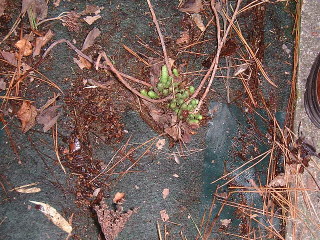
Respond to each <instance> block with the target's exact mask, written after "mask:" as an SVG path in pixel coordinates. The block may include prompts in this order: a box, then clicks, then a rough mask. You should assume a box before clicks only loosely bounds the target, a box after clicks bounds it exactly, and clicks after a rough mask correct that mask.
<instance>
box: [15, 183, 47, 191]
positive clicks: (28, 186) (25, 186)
mask: <svg viewBox="0 0 320 240" xmlns="http://www.w3.org/2000/svg"><path fill="white" fill-rule="evenodd" d="M38 184H39V183H38V182H35V183H30V184H26V185H23V186H20V187H15V188H13V189H11V190H10V192H11V191H16V192H19V193H37V192H40V191H41V188H38V187H32V186H35V185H38Z"/></svg>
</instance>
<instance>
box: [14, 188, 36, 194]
mask: <svg viewBox="0 0 320 240" xmlns="http://www.w3.org/2000/svg"><path fill="white" fill-rule="evenodd" d="M15 191H16V192H19V193H38V192H41V188H38V187H31V188H18V189H16V190H15Z"/></svg>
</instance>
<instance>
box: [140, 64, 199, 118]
mask: <svg viewBox="0 0 320 240" xmlns="http://www.w3.org/2000/svg"><path fill="white" fill-rule="evenodd" d="M172 73H173V75H174V76H175V77H178V76H179V72H178V70H177V69H173V70H172ZM179 85H180V83H179V82H176V81H174V79H173V78H172V77H171V76H169V72H168V68H167V66H166V65H163V66H162V67H161V74H160V78H159V82H158V84H157V86H156V89H155V91H154V90H149V91H147V90H146V89H142V90H141V91H140V93H141V94H142V95H143V96H146V97H150V98H151V99H157V98H159V95H161V96H163V97H166V96H168V95H169V94H170V93H172V92H173V91H174V93H175V94H174V98H173V99H172V100H171V102H170V103H169V104H168V108H170V109H171V110H172V111H174V112H175V113H176V114H177V115H178V117H179V118H180V119H185V120H186V121H187V122H188V123H189V124H199V121H200V120H201V119H202V115H201V114H192V113H191V112H192V111H193V110H195V108H196V107H197V106H198V104H199V100H198V99H189V98H190V96H191V95H192V94H193V93H194V92H195V88H194V86H188V87H184V88H180V86H179ZM157 92H158V93H159V94H157ZM187 102H188V103H187Z"/></svg>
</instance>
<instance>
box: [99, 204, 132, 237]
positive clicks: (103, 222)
mask: <svg viewBox="0 0 320 240" xmlns="http://www.w3.org/2000/svg"><path fill="white" fill-rule="evenodd" d="M94 210H95V211H96V213H97V217H98V221H99V224H100V226H101V230H102V232H103V234H104V236H105V238H106V240H114V239H116V237H117V236H118V234H119V233H120V232H121V231H122V230H123V229H124V227H125V224H126V223H127V221H128V220H129V219H130V217H131V216H132V214H134V213H136V212H137V209H129V210H127V211H125V212H124V211H123V208H122V207H121V206H120V205H115V209H110V208H109V207H108V205H107V204H106V203H105V202H104V201H101V202H100V204H99V205H97V206H95V207H94Z"/></svg>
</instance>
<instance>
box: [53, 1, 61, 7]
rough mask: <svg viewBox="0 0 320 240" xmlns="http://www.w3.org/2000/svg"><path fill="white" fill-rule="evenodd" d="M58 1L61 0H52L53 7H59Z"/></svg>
mask: <svg viewBox="0 0 320 240" xmlns="http://www.w3.org/2000/svg"><path fill="white" fill-rule="evenodd" d="M60 2H61V0H54V1H53V5H54V6H55V7H59V5H60Z"/></svg>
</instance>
